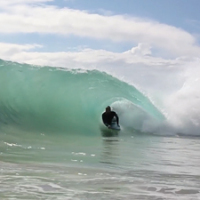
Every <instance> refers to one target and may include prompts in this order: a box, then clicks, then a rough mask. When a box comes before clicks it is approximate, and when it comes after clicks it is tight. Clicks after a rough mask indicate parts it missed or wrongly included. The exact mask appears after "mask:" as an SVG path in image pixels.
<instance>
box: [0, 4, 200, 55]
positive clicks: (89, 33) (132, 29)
mask: <svg viewBox="0 0 200 200" xmlns="http://www.w3.org/2000/svg"><path fill="white" fill-rule="evenodd" d="M18 1H19V2H21V3H24V2H25V1H23V0H18ZM18 1H17V0H15V1H11V2H12V3H13V4H14V3H17V2H18ZM29 2H31V1H29ZM33 2H35V3H37V2H43V1H42V0H35V1H33ZM44 2H45V0H44ZM26 3H27V2H26ZM0 5H1V4H0ZM0 32H1V33H43V34H49V33H51V34H63V35H70V34H73V35H75V36H79V37H89V38H94V39H109V40H112V41H116V42H123V41H129V42H132V43H145V44H147V45H150V46H152V47H155V48H159V49H162V50H163V51H167V52H168V54H172V55H175V56H180V55H199V52H200V48H199V47H198V46H197V45H196V41H195V38H194V37H193V36H192V35H191V34H189V33H187V32H186V31H184V30H181V29H178V28H175V27H172V26H169V25H166V24H161V23H158V22H155V21H148V20H146V19H145V20H143V19H139V18H134V17H130V16H123V15H112V16H104V15H100V14H91V13H89V12H86V11H81V10H73V9H69V8H58V7H55V6H47V5H43V6H37V4H36V5H34V6H31V5H25V4H24V5H23V4H20V5H19V4H17V5H13V6H9V7H6V8H4V10H3V11H2V12H0Z"/></svg>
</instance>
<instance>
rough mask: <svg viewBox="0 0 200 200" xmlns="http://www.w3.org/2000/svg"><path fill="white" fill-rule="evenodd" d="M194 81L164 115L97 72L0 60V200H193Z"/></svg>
mask: <svg viewBox="0 0 200 200" xmlns="http://www.w3.org/2000/svg"><path fill="white" fill-rule="evenodd" d="M195 80H196V81H195V82H194V81H193V80H188V83H186V84H185V85H184V86H183V88H182V90H181V91H180V92H179V94H178V95H177V94H176V96H175V97H171V98H169V99H168V102H167V103H168V104H167V103H166V105H168V106H169V105H173V106H171V107H170V106H169V107H167V109H166V107H165V108H164V107H161V105H158V104H156V103H155V102H153V101H152V99H151V98H150V97H148V95H145V94H144V93H143V92H142V91H140V90H139V89H138V87H136V86H134V85H132V84H129V83H127V82H126V81H122V80H120V79H118V78H117V77H115V76H113V75H111V74H108V73H105V72H102V71H98V70H86V69H70V68H57V67H49V66H33V65H28V64H20V63H16V62H10V61H4V60H0V85H1V87H0V136H1V137H0V158H1V159H0V162H1V167H0V186H1V187H0V199H54V200H55V199H73V200H74V199H75V200H76V199H77V200H79V199H81V200H83V199H95V200H96V199H97V200H100V199H152V200H154V199H159V200H160V199H181V200H182V199H187V200H188V199H200V189H199V188H200V182H199V177H200V172H199V167H200V162H199V151H200V140H199V135H200V133H199V122H198V119H199V115H198V113H197V110H198V109H197V110H195V108H192V109H189V106H188V105H184V106H185V108H186V109H185V111H188V117H187V118H186V117H185V115H183V114H182V112H181V111H182V110H181V109H180V107H181V108H182V105H183V104H184V101H182V103H181V101H180V102H178V100H179V97H180V96H181V97H184V92H185V91H187V90H189V89H188V85H190V86H192V85H193V84H196V82H197V81H198V80H197V79H195ZM183 91H184V92H183ZM191 97H192V95H191V96H190V98H191ZM195 102H196V101H195ZM174 104H175V105H174ZM108 105H110V106H111V107H112V109H113V110H114V111H116V112H117V114H118V115H119V119H120V125H121V131H119V132H117V133H116V132H115V133H113V132H110V131H109V130H108V131H107V130H106V129H105V128H104V125H103V124H102V120H101V114H102V112H103V111H104V109H105V107H106V106H108ZM193 105H196V103H195V104H193ZM187 109H188V110H187ZM181 116H182V117H181ZM183 116H184V117H183ZM11 188H12V190H11Z"/></svg>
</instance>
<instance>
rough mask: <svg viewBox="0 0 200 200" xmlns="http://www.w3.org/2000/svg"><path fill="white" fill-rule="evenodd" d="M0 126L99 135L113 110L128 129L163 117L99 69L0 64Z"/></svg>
mask: <svg viewBox="0 0 200 200" xmlns="http://www.w3.org/2000/svg"><path fill="white" fill-rule="evenodd" d="M0 84H1V88H0V123H1V124H0V125H1V127H2V126H13V127H16V128H19V129H23V130H29V131H50V132H55V131H56V132H65V133H66V134H76V133H84V134H91V135H92V134H96V133H98V131H97V130H99V124H100V123H101V113H102V112H103V110H104V108H105V107H106V106H107V105H111V106H112V107H113V109H114V110H116V111H117V112H118V114H119V116H120V122H121V125H122V126H123V127H124V128H133V129H138V130H142V129H143V128H144V125H145V124H148V123H149V122H150V121H152V120H156V121H160V120H161V121H162V120H163V119H164V116H163V115H162V113H161V112H160V111H159V110H158V109H157V108H156V107H155V106H154V105H153V104H152V103H151V102H150V100H149V99H148V98H147V97H146V96H144V95H143V94H142V93H141V92H140V91H138V90H137V89H136V88H135V87H133V86H131V85H129V84H127V83H125V82H122V81H120V80H118V79H117V78H114V77H113V76H111V75H108V74H106V73H104V72H100V71H97V70H85V71H84V70H71V69H61V68H52V67H36V66H32V65H27V64H19V63H13V62H6V61H3V60H0Z"/></svg>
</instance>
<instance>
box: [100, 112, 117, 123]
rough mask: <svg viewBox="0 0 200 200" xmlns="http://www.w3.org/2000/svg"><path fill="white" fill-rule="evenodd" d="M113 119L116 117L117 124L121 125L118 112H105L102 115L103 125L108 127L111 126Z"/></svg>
mask: <svg viewBox="0 0 200 200" xmlns="http://www.w3.org/2000/svg"><path fill="white" fill-rule="evenodd" d="M113 117H116V121H117V124H119V118H118V116H117V114H116V112H114V111H110V112H104V113H103V114H102V120H103V123H104V124H105V125H106V126H108V125H111V123H112V119H113Z"/></svg>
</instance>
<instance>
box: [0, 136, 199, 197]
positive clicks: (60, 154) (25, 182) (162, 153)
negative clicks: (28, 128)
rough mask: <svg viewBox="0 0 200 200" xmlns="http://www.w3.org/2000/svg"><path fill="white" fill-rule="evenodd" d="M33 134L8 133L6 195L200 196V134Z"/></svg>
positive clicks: (2, 183)
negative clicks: (17, 135) (169, 135)
mask: <svg viewBox="0 0 200 200" xmlns="http://www.w3.org/2000/svg"><path fill="white" fill-rule="evenodd" d="M27 138H29V140H26V136H25V137H23V140H20V138H18V139H17V138H15V137H14V136H13V135H12V136H8V135H7V134H5V133H2V137H1V141H0V148H1V149H0V150H1V155H0V158H1V165H0V199H27V200H28V199H54V200H57V199H73V200H79V199H80V200H85V199H92V200H93V199H95V200H99V199H128V200H129V199H148V200H149V199H152V200H155V199H159V200H161V199H181V200H182V199H186V200H188V199H200V181H199V180H200V171H199V169H200V156H199V151H200V140H199V138H186V137H160V136H152V135H151V136H147V135H140V134H137V133H135V134H133V135H132V136H123V135H120V134H119V136H116V137H101V136H99V137H88V138H87V139H86V138H84V139H83V138H82V137H72V138H69V137H65V136H63V135H62V136H60V137H59V135H58V136H57V137H56V136H55V135H52V136H48V137H47V136H46V135H45V134H40V135H35V138H34V137H32V139H31V140H30V135H29V136H27ZM20 141H21V142H20Z"/></svg>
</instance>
